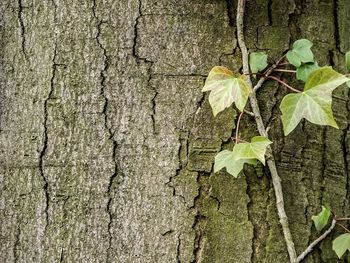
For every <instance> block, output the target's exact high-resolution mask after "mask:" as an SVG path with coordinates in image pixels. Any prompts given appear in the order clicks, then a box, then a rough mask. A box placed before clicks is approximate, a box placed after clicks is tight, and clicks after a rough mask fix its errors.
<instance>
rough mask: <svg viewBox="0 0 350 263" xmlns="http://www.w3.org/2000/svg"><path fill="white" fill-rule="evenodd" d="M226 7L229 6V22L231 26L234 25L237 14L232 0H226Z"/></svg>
mask: <svg viewBox="0 0 350 263" xmlns="http://www.w3.org/2000/svg"><path fill="white" fill-rule="evenodd" d="M226 7H227V17H228V24H229V26H230V27H234V26H235V24H236V22H235V19H234V17H235V15H234V6H233V1H232V0H226Z"/></svg>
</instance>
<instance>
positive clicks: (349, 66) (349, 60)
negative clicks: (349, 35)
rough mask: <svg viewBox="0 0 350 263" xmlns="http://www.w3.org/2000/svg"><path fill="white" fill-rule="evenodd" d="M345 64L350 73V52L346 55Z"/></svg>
mask: <svg viewBox="0 0 350 263" xmlns="http://www.w3.org/2000/svg"><path fill="white" fill-rule="evenodd" d="M345 64H346V68H347V70H348V71H350V51H348V52H346V54H345Z"/></svg>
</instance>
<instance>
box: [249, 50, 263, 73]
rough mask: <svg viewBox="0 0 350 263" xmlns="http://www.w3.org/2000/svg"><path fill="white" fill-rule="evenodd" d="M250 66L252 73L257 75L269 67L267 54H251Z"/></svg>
mask: <svg viewBox="0 0 350 263" xmlns="http://www.w3.org/2000/svg"><path fill="white" fill-rule="evenodd" d="M249 66H250V70H251V71H252V73H257V72H259V71H261V70H263V69H265V68H266V67H267V55H266V53H265V52H252V53H250V54H249Z"/></svg>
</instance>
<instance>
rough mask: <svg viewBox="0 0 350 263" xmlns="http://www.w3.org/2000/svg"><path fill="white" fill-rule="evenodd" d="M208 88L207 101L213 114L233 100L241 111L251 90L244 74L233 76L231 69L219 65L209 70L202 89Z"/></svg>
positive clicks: (228, 105) (226, 106)
mask: <svg viewBox="0 0 350 263" xmlns="http://www.w3.org/2000/svg"><path fill="white" fill-rule="evenodd" d="M209 90H210V91H211V92H210V95H209V103H210V106H211V107H212V110H213V114H214V116H216V115H217V114H218V113H219V112H220V111H223V110H224V109H225V108H228V107H230V106H231V104H232V103H233V102H234V103H235V104H236V107H237V108H238V109H239V110H240V111H243V109H244V107H245V105H246V103H247V100H248V97H249V94H250V93H251V92H252V89H251V87H250V86H249V85H248V83H247V82H246V76H244V75H241V76H239V77H235V76H234V75H233V72H232V71H231V70H229V69H227V68H225V67H221V66H216V67H214V68H213V69H212V70H211V71H210V72H209V75H208V78H207V80H206V81H205V85H204V87H203V89H202V91H203V92H205V91H209Z"/></svg>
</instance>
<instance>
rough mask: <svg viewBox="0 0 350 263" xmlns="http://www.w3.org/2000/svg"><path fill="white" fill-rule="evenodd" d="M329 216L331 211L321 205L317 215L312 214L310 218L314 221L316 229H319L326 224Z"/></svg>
mask: <svg viewBox="0 0 350 263" xmlns="http://www.w3.org/2000/svg"><path fill="white" fill-rule="evenodd" d="M330 216H331V211H330V210H329V209H328V208H326V207H324V206H322V211H321V212H320V213H319V214H318V215H317V216H312V217H311V220H312V221H314V224H315V227H316V229H317V231H321V230H322V229H323V228H324V227H325V226H326V225H327V224H328V220H329V217H330Z"/></svg>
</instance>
